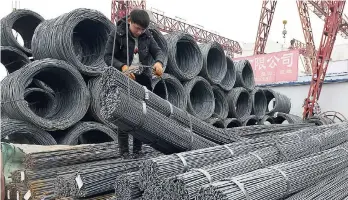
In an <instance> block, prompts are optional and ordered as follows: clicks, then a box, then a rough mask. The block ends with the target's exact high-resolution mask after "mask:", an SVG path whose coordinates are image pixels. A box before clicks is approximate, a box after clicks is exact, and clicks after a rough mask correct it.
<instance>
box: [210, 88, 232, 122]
mask: <svg viewBox="0 0 348 200" xmlns="http://www.w3.org/2000/svg"><path fill="white" fill-rule="evenodd" d="M212 88H213V93H214V98H215V109H214V113H213V116H214V117H217V118H220V119H226V118H227V115H228V109H229V107H228V102H227V99H226V96H225V93H224V92H223V91H222V90H221V89H220V88H219V87H218V86H216V85H214V86H212Z"/></svg>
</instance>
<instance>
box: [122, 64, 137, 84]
mask: <svg viewBox="0 0 348 200" xmlns="http://www.w3.org/2000/svg"><path fill="white" fill-rule="evenodd" d="M121 70H122V72H123V73H125V74H126V75H128V76H129V78H131V79H133V80H135V75H134V74H133V73H129V71H128V70H129V67H128V66H127V65H123V66H122V68H121Z"/></svg>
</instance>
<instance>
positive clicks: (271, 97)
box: [263, 88, 291, 115]
mask: <svg viewBox="0 0 348 200" xmlns="http://www.w3.org/2000/svg"><path fill="white" fill-rule="evenodd" d="M263 91H264V93H265V95H266V99H267V110H266V114H268V115H272V114H273V113H275V112H282V113H289V112H290V110H291V101H290V99H289V98H288V97H287V96H285V95H283V94H280V93H279V92H276V91H274V90H272V89H270V88H266V89H263ZM270 104H272V105H270Z"/></svg>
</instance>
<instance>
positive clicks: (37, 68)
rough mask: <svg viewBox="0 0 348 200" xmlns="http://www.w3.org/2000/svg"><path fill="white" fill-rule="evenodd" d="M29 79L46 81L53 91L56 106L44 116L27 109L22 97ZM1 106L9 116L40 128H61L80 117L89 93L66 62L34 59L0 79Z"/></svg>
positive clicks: (78, 75)
mask: <svg viewBox="0 0 348 200" xmlns="http://www.w3.org/2000/svg"><path fill="white" fill-rule="evenodd" d="M33 79H38V80H41V81H42V82H44V83H45V84H47V85H48V86H49V87H50V88H51V89H53V91H54V92H55V93H54V94H55V97H56V99H57V103H58V107H57V109H56V110H55V111H54V113H52V114H51V116H52V117H49V118H44V117H41V116H39V115H37V114H36V113H35V112H34V111H33V110H31V109H30V107H29V106H28V103H30V102H27V101H26V100H25V99H24V93H25V90H26V88H27V87H28V86H29V85H30V84H31V82H32V80H33ZM1 83H2V84H1V90H2V92H1V100H2V102H1V109H2V110H3V111H4V112H5V113H6V115H7V116H8V117H9V118H13V119H19V120H23V121H28V122H30V123H32V124H34V125H36V126H38V127H40V128H42V129H44V130H49V131H55V130H64V129H66V128H68V127H70V126H72V125H74V124H75V123H76V122H78V121H79V120H81V119H82V118H83V116H84V115H85V114H86V112H87V110H88V107H89V104H90V93H89V91H88V88H87V86H86V83H85V82H84V80H83V77H82V76H81V74H80V73H79V72H78V71H77V70H76V69H75V68H74V67H72V66H71V65H69V64H68V63H66V62H64V61H61V60H55V59H43V60H36V61H33V62H31V63H29V64H27V65H26V66H25V67H23V68H21V69H20V70H17V71H15V72H13V73H11V74H9V75H8V76H7V77H5V79H4V80H3V81H2V82H1Z"/></svg>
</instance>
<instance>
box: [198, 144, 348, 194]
mask: <svg viewBox="0 0 348 200" xmlns="http://www.w3.org/2000/svg"><path fill="white" fill-rule="evenodd" d="M347 149H348V145H347V143H344V144H342V145H340V146H338V147H336V148H333V149H329V150H326V151H323V152H322V153H320V154H314V155H311V156H308V157H306V158H303V159H300V160H297V161H290V162H285V163H281V164H277V165H273V166H270V167H267V168H263V169H258V170H255V171H252V172H249V173H245V174H242V175H238V176H234V177H229V178H226V179H225V180H221V181H218V182H214V183H212V184H210V185H207V186H204V187H202V189H201V190H200V195H199V199H202V200H205V199H245V198H250V199H260V200H261V199H282V198H285V197H286V196H287V195H289V194H292V193H296V192H299V191H301V190H303V189H305V188H306V187H308V186H310V185H312V184H314V183H317V182H318V181H319V180H321V179H323V178H324V177H326V176H327V175H329V174H333V173H337V172H339V171H340V170H343V169H344V168H346V167H347V166H348V159H347V158H348V151H347Z"/></svg>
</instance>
